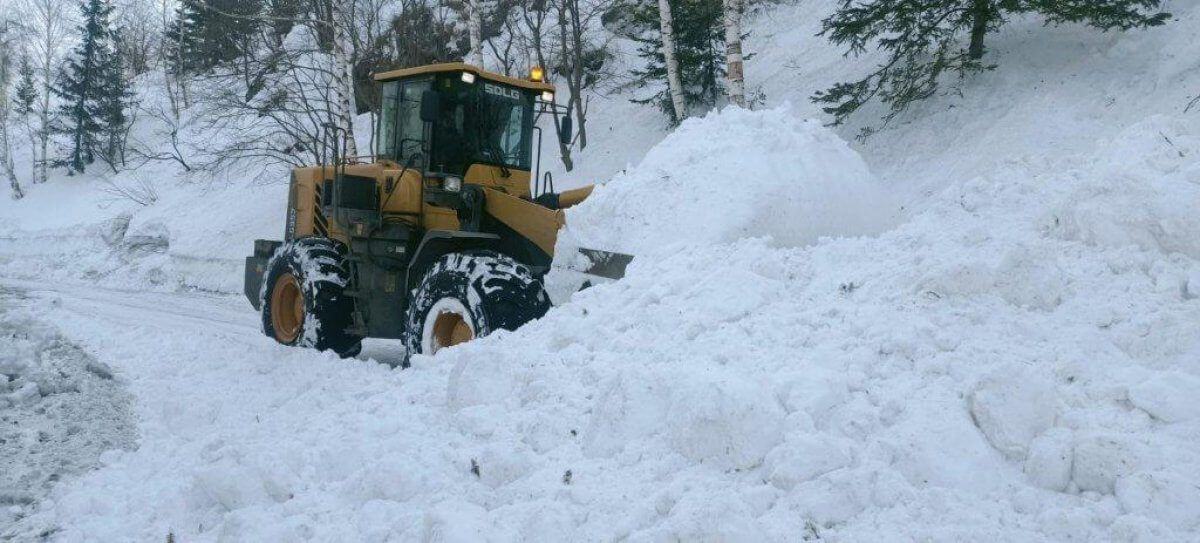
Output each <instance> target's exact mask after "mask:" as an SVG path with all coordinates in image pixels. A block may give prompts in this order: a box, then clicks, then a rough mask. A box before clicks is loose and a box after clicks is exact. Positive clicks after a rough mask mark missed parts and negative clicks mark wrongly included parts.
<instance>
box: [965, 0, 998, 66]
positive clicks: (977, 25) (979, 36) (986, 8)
mask: <svg viewBox="0 0 1200 543" xmlns="http://www.w3.org/2000/svg"><path fill="white" fill-rule="evenodd" d="M990 4H991V2H990V0H974V4H973V5H972V6H971V19H972V22H971V45H970V47H969V48H968V49H967V55H968V56H969V57H970V58H971V60H979V59H982V58H983V53H984V47H983V38H984V37H985V36H987V31H988V23H990V22H992V6H991V5H990Z"/></svg>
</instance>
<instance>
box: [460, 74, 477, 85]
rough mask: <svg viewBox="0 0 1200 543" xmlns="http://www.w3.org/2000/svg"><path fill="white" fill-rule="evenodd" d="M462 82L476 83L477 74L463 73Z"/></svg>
mask: <svg viewBox="0 0 1200 543" xmlns="http://www.w3.org/2000/svg"><path fill="white" fill-rule="evenodd" d="M462 80H463V83H475V74H473V73H471V72H463V74H462Z"/></svg>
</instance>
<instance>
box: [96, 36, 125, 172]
mask: <svg viewBox="0 0 1200 543" xmlns="http://www.w3.org/2000/svg"><path fill="white" fill-rule="evenodd" d="M120 45H121V36H120V34H117V33H114V34H113V38H112V51H111V55H110V56H109V57H108V62H106V63H105V65H104V70H102V76H103V80H102V82H101V92H100V99H99V101H98V106H99V109H98V112H99V114H100V125H101V126H103V127H104V128H103V135H104V148H103V149H104V160H105V162H107V163H108V164H109V166H111V167H112V168H113V171H116V170H117V164H121V165H124V163H125V130H126V128H128V126H129V117H128V115H126V111H127V110H129V109H130V107H131V105H132V102H133V91H132V90H131V89H130V88H129V83H128V80H127V79H126V78H125V72H126V70H125V56H124V54H123V53H122V51H123V50H124V48H122V47H121V46H120Z"/></svg>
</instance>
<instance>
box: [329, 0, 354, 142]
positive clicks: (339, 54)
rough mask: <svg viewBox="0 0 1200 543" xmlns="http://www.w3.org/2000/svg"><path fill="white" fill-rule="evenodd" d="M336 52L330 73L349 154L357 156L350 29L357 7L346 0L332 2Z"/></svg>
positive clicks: (334, 52) (334, 48) (332, 22)
mask: <svg viewBox="0 0 1200 543" xmlns="http://www.w3.org/2000/svg"><path fill="white" fill-rule="evenodd" d="M332 8H333V10H332V17H331V19H332V20H331V21H330V23H331V24H332V25H333V51H332V54H331V55H329V58H330V60H331V61H332V62H333V66H331V67H330V70H329V71H330V73H332V74H333V76H334V79H335V82H334V89H333V92H334V94H335V97H334V100H335V101H336V103H337V118H338V124H339V125H340V126H339V127H338V128H339V129H340V132H341V134H342V148H343V149H344V150H345V156H357V155H358V146H357V145H356V144H355V143H354V111H355V108H354V65H353V63H352V62H351V55H350V51H351V43H350V37H349V32H348V30H347V29H348V28H350V27H351V26H352V25H353V23H354V20H353V19H354V17H353V15H354V9H353V6H351V7H350V9H346V6H345V3H344V2H339V1H334V2H332Z"/></svg>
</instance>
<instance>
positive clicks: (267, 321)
mask: <svg viewBox="0 0 1200 543" xmlns="http://www.w3.org/2000/svg"><path fill="white" fill-rule="evenodd" d="M349 278H350V275H349V272H348V271H347V270H346V267H345V265H344V258H343V251H342V249H341V248H340V247H339V245H338V244H337V243H336V242H334V241H333V240H330V239H326V238H303V239H299V240H295V241H291V242H288V243H285V244H283V245H282V246H281V247H280V248H279V249H278V250H276V251H275V254H274V255H273V256H272V257H271V260H270V261H268V262H267V271H266V277H265V278H264V280H263V283H262V289H261V290H260V291H259V300H260V301H261V304H260V305H259V307H261V308H262V330H263V333H264V334H266V335H267V336H268V337H271V338H273V339H275V340H276V341H278V342H279V343H282V344H284V345H291V346H297V347H309V348H313V349H317V350H321V351H325V350H332V351H334V352H336V353H337V354H338V355H339V356H343V357H349V356H354V355H355V354H356V353H357V352H358V351H359V349H360V345H361V341H362V338H360V337H357V336H355V335H352V334H350V333H349V332H348V331H347V329H348V328H349V327H350V325H351V323H352V322H353V320H352V317H351V315H352V313H353V311H354V301H353V300H352V299H350V298H349V297H348V296H345V295H344V294H343V292H342V291H343V290H344V289H345V288H346V284H347V283H348V282H349Z"/></svg>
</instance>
